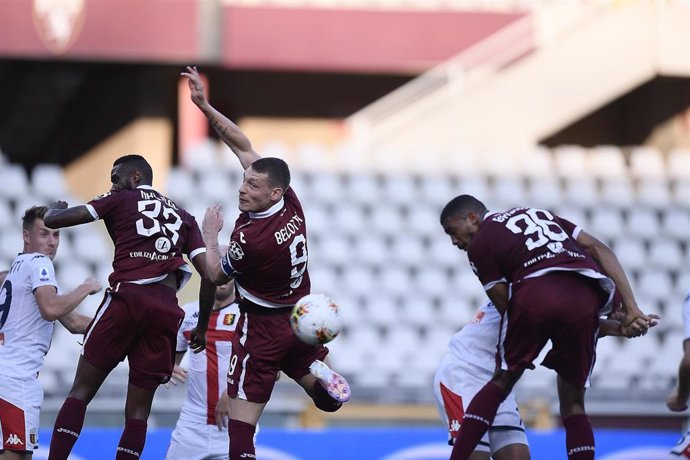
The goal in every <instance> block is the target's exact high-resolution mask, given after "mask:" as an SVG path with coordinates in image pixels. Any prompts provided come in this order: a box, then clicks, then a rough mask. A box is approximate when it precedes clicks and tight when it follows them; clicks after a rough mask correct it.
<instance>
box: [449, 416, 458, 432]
mask: <svg viewBox="0 0 690 460" xmlns="http://www.w3.org/2000/svg"><path fill="white" fill-rule="evenodd" d="M450 431H452V432H453V433H457V432H458V431H460V422H458V421H457V420H456V419H453V421H452V422H450Z"/></svg>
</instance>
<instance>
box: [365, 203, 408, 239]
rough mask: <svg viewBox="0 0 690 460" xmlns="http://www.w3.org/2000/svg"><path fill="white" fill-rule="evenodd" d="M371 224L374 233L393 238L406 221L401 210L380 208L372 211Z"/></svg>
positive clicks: (388, 207)
mask: <svg viewBox="0 0 690 460" xmlns="http://www.w3.org/2000/svg"><path fill="white" fill-rule="evenodd" d="M370 223H371V226H372V227H371V230H372V231H373V232H375V233H378V234H380V235H386V236H393V235H395V234H397V233H398V232H399V231H400V230H401V228H402V226H403V224H404V219H403V214H402V212H401V210H400V209H399V208H396V207H393V206H379V207H378V208H376V209H373V210H372V212H371V216H370Z"/></svg>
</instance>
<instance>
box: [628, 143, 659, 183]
mask: <svg viewBox="0 0 690 460" xmlns="http://www.w3.org/2000/svg"><path fill="white" fill-rule="evenodd" d="M630 173H631V174H632V176H633V177H635V178H637V179H642V178H649V179H664V178H665V177H666V165H665V164H664V158H663V156H662V155H661V152H659V151H658V150H657V149H655V148H652V147H636V148H634V149H633V150H632V151H631V152H630Z"/></svg>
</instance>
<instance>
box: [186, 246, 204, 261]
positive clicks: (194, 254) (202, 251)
mask: <svg viewBox="0 0 690 460" xmlns="http://www.w3.org/2000/svg"><path fill="white" fill-rule="evenodd" d="M204 252H206V248H197V249H195V250H193V251H192V252H190V253H189V258H190V259H193V258H195V257H196V256H198V255H199V254H201V253H204Z"/></svg>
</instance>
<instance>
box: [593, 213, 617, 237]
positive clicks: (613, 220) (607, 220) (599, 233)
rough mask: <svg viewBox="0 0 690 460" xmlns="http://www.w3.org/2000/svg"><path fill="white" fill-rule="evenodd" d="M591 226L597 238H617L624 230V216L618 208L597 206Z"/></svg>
mask: <svg viewBox="0 0 690 460" xmlns="http://www.w3.org/2000/svg"><path fill="white" fill-rule="evenodd" d="M590 226H591V229H592V230H591V233H592V234H593V235H594V236H595V237H597V238H617V237H619V236H620V235H621V233H622V232H623V218H622V216H621V213H620V211H618V210H616V209H611V208H597V209H594V211H593V213H592V218H591V219H590Z"/></svg>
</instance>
